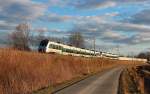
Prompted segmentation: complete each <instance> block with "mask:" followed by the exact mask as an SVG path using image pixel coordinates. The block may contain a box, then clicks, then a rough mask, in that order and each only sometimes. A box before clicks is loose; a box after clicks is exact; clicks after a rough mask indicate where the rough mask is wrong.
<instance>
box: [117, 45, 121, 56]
mask: <svg viewBox="0 0 150 94" xmlns="http://www.w3.org/2000/svg"><path fill="white" fill-rule="evenodd" d="M116 48H117V53H118V55H119V56H120V49H119V45H117V47H116Z"/></svg>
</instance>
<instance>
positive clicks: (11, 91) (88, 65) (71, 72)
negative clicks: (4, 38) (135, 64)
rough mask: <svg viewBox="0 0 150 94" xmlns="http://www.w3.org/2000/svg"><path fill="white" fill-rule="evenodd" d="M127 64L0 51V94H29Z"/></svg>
mask: <svg viewBox="0 0 150 94" xmlns="http://www.w3.org/2000/svg"><path fill="white" fill-rule="evenodd" d="M129 63H131V62H129V61H117V60H110V59H104V58H85V57H73V56H62V55H56V54H55V55H51V54H40V53H37V52H23V51H16V50H11V49H0V94H30V93H32V92H33V91H36V90H38V89H41V88H44V87H48V86H54V85H57V84H59V83H62V82H65V81H67V80H71V79H73V78H76V77H82V76H84V75H87V74H92V73H96V72H99V71H101V70H103V69H105V68H110V67H113V66H117V65H120V64H129Z"/></svg>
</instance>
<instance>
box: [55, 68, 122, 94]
mask: <svg viewBox="0 0 150 94" xmlns="http://www.w3.org/2000/svg"><path fill="white" fill-rule="evenodd" d="M122 70H123V67H116V68H112V69H109V70H105V71H103V72H101V73H99V74H97V75H95V76H92V77H89V78H87V79H85V80H82V81H80V82H78V83H76V84H74V85H72V86H70V87H67V88H65V89H63V90H60V91H58V92H55V93H54V94H117V91H118V90H117V89H118V85H119V76H120V73H121V71H122Z"/></svg>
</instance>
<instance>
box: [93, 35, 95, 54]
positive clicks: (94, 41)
mask: <svg viewBox="0 0 150 94" xmlns="http://www.w3.org/2000/svg"><path fill="white" fill-rule="evenodd" d="M93 41H94V42H93V45H94V56H95V37H94V40H93Z"/></svg>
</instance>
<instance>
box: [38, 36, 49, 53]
mask: <svg viewBox="0 0 150 94" xmlns="http://www.w3.org/2000/svg"><path fill="white" fill-rule="evenodd" d="M48 42H49V40H47V39H45V40H42V41H41V42H40V45H39V48H38V51H39V52H41V53H45V52H46V48H47V45H48Z"/></svg>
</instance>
